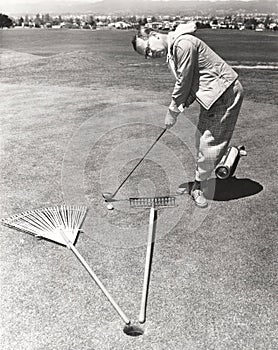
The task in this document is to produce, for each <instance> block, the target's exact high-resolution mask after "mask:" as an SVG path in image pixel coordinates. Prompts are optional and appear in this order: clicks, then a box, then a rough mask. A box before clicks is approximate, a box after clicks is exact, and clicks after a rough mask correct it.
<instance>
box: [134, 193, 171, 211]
mask: <svg viewBox="0 0 278 350" xmlns="http://www.w3.org/2000/svg"><path fill="white" fill-rule="evenodd" d="M129 204H130V206H131V207H132V208H165V207H175V206H176V198H175V197H174V196H164V197H139V198H138V197H137V198H129Z"/></svg>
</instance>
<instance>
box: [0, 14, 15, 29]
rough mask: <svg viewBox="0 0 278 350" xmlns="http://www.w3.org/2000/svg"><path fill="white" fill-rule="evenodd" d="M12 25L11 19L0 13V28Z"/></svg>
mask: <svg viewBox="0 0 278 350" xmlns="http://www.w3.org/2000/svg"><path fill="white" fill-rule="evenodd" d="M12 25H13V21H12V20H11V19H10V18H9V17H8V16H7V15H4V14H2V13H0V28H4V27H7V28H10V27H12Z"/></svg>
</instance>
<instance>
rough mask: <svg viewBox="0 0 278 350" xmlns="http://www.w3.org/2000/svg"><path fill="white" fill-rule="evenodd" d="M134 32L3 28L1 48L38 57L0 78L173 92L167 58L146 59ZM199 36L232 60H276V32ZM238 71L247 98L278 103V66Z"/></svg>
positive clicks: (206, 33) (216, 32) (202, 32)
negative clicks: (134, 41)
mask: <svg viewBox="0 0 278 350" xmlns="http://www.w3.org/2000/svg"><path fill="white" fill-rule="evenodd" d="M133 34H134V33H133V32H132V31H128V32H121V31H109V30H107V31H94V32H92V31H75V30H53V31H52V30H44V31H42V30H15V31H5V32H1V33H0V35H1V43H2V49H5V50H12V51H16V54H17V55H20V53H24V55H26V53H28V54H30V55H32V56H30V60H31V59H32V60H34V63H33V64H32V65H28V63H27V64H26V65H25V66H18V67H14V65H11V67H10V69H5V70H4V71H2V77H1V80H2V81H3V82H13V83H14V82H17V81H18V82H25V83H32V82H36V84H38V83H41V84H48V83H49V82H51V84H55V85H69V86H87V87H94V86H100V85H101V86H108V87H113V86H119V87H121V86H124V87H131V88H135V89H137V90H139V93H140V92H141V93H144V92H145V91H146V90H148V89H149V88H150V89H153V90H155V91H164V92H165V93H166V94H167V93H168V95H169V93H170V91H171V88H172V86H173V79H172V77H171V74H170V73H169V71H168V68H167V65H166V63H165V60H164V59H160V60H158V61H150V60H144V59H142V57H140V56H139V55H136V53H135V52H133V50H132V48H131V44H130V41H131V38H132V35H133ZM198 35H199V36H200V37H201V38H202V39H204V40H205V41H206V42H207V43H208V44H209V45H211V46H212V47H213V48H214V49H215V50H216V52H218V53H219V55H220V56H222V57H223V58H224V59H226V60H227V61H228V62H231V63H233V64H236V65H238V64H246V63H247V64H248V65H254V64H256V63H269V62H270V63H277V62H278V60H277V55H276V54H275V46H276V42H277V34H275V33H269V32H267V33H266V32H263V33H261V32H259V33H257V32H252V31H246V32H242V31H241V32H240V31H230V30H227V31H226V30H223V31H212V30H210V31H208V30H200V31H199V33H198ZM14 54H15V53H14ZM33 55H35V56H36V57H35V58H36V59H35V58H34V56H33ZM38 56H39V57H40V59H38ZM54 56H55V57H54ZM3 59H4V57H3V58H2V60H3ZM8 61H9V57H7V58H6V60H5V62H4V64H6V65H8V64H9V63H8ZM23 62H24V61H23ZM237 70H238V69H237ZM238 72H239V75H240V79H241V81H242V83H243V86H244V87H245V94H246V97H247V98H251V99H252V100H254V101H255V102H269V103H274V104H275V103H277V94H276V86H275V82H276V80H277V75H278V73H277V72H278V70H275V71H274V70H251V71H250V70H244V69H240V70H238ZM263 82H265V84H266V85H265V88H264V89H263V90H264V91H265V93H264V94H261V93H259V92H260V91H261V89H262V88H263V86H262V84H263ZM168 95H167V98H168Z"/></svg>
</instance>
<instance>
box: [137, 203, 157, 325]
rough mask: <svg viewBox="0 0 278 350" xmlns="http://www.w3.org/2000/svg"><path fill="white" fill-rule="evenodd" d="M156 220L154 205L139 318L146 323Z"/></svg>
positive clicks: (151, 211)
mask: <svg viewBox="0 0 278 350" xmlns="http://www.w3.org/2000/svg"><path fill="white" fill-rule="evenodd" d="M156 222H157V209H156V208H154V207H152V208H151V210H150V221H149V233H148V243H147V251H146V262H145V272H144V281H143V290H142V298H141V306H140V312H139V318H138V321H139V322H140V323H144V322H145V320H146V310H147V299H148V291H149V284H150V275H151V264H152V256H153V248H154V241H155V231H156Z"/></svg>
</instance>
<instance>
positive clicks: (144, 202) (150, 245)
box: [129, 196, 176, 323]
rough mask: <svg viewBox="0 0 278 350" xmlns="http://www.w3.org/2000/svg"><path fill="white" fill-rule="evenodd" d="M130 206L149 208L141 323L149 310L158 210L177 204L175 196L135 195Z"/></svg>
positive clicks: (140, 313)
mask: <svg viewBox="0 0 278 350" xmlns="http://www.w3.org/2000/svg"><path fill="white" fill-rule="evenodd" d="M129 203H130V206H131V207H132V208H149V209H150V217H149V231H148V241H147V250H146V261H145V271H144V280H143V289H142V297H141V305H140V312H139V317H138V320H139V322H140V323H144V322H145V321H146V311H147V299H148V291H149V284H150V275H151V264H152V257H153V250H154V243H155V233H156V225H157V210H158V209H163V208H169V207H175V206H176V198H175V196H163V197H141V198H140V197H137V198H136V197H133V198H130V199H129Z"/></svg>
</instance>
